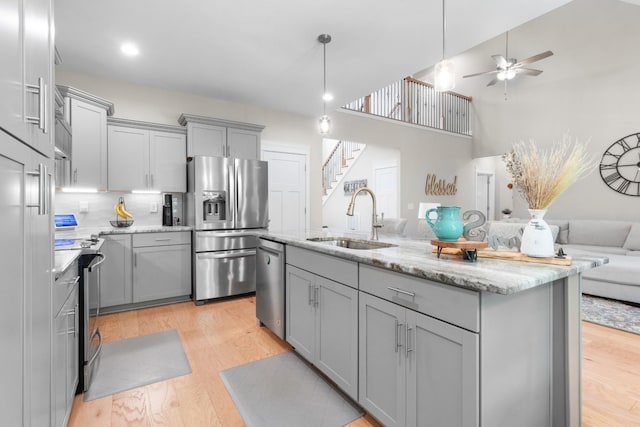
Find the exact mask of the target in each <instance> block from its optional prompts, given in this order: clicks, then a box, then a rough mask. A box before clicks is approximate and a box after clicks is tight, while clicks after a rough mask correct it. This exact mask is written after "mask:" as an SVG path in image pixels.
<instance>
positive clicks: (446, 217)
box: [425, 206, 464, 242]
mask: <svg viewBox="0 0 640 427" xmlns="http://www.w3.org/2000/svg"><path fill="white" fill-rule="evenodd" d="M431 212H436V213H437V214H438V218H437V219H436V222H435V223H434V222H432V221H431V218H429V214H430V213H431ZM425 219H426V220H427V224H429V226H430V227H431V229H432V230H433V232H434V233H435V234H436V237H437V238H438V240H442V241H443V242H457V241H458V238H459V237H460V236H461V235H462V231H463V230H464V224H462V220H461V219H460V207H459V206H438V207H437V208H433V209H429V210H428V211H427V213H426V214H425Z"/></svg>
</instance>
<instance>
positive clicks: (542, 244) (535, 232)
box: [520, 209, 554, 258]
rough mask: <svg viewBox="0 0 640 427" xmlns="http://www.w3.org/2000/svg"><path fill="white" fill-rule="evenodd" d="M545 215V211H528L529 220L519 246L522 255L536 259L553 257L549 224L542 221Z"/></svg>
mask: <svg viewBox="0 0 640 427" xmlns="http://www.w3.org/2000/svg"><path fill="white" fill-rule="evenodd" d="M546 213H547V210H546V209H529V214H530V215H531V220H530V221H529V222H528V223H527V225H525V227H524V232H523V233H522V243H521V244H520V252H522V253H523V254H525V255H528V256H531V257H536V258H546V257H550V256H553V255H554V250H553V235H552V234H551V229H550V228H549V224H547V223H546V222H545V220H544V219H543V218H544V215H545V214H546Z"/></svg>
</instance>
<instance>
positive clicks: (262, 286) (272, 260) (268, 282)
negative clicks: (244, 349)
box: [256, 238, 285, 339]
mask: <svg viewBox="0 0 640 427" xmlns="http://www.w3.org/2000/svg"><path fill="white" fill-rule="evenodd" d="M284 259H285V245H283V244H281V243H276V242H273V241H271V240H266V239H263V238H260V239H258V246H257V249H256V317H257V318H258V320H260V323H261V324H263V325H264V326H266V327H267V328H269V329H270V330H271V331H272V332H273V333H274V334H276V335H277V336H279V337H280V338H282V339H284V336H285V335H284V321H285V319H284V312H285V299H284V298H285V295H284V290H285V284H284V280H285V279H284Z"/></svg>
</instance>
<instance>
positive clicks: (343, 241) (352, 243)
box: [307, 237, 398, 249]
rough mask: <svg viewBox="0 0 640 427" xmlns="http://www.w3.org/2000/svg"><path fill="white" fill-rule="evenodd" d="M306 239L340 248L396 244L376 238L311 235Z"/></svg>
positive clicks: (382, 246)
mask: <svg viewBox="0 0 640 427" xmlns="http://www.w3.org/2000/svg"><path fill="white" fill-rule="evenodd" d="M307 240H308V241H310V242H316V243H324V244H326V245H331V246H340V247H341V248H347V249H382V248H391V247H394V246H398V245H394V244H393V243H385V242H379V241H377V240H362V239H353V238H351V237H312V238H309V239H307Z"/></svg>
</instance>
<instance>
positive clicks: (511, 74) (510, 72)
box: [505, 69, 516, 80]
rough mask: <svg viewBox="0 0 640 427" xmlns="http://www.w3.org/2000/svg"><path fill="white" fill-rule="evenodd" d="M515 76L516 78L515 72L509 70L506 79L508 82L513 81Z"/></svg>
mask: <svg viewBox="0 0 640 427" xmlns="http://www.w3.org/2000/svg"><path fill="white" fill-rule="evenodd" d="M515 76H516V72H515V70H512V69H508V70H507V71H506V72H505V78H506V79H507V80H511V79H512V78H514V77H515Z"/></svg>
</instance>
